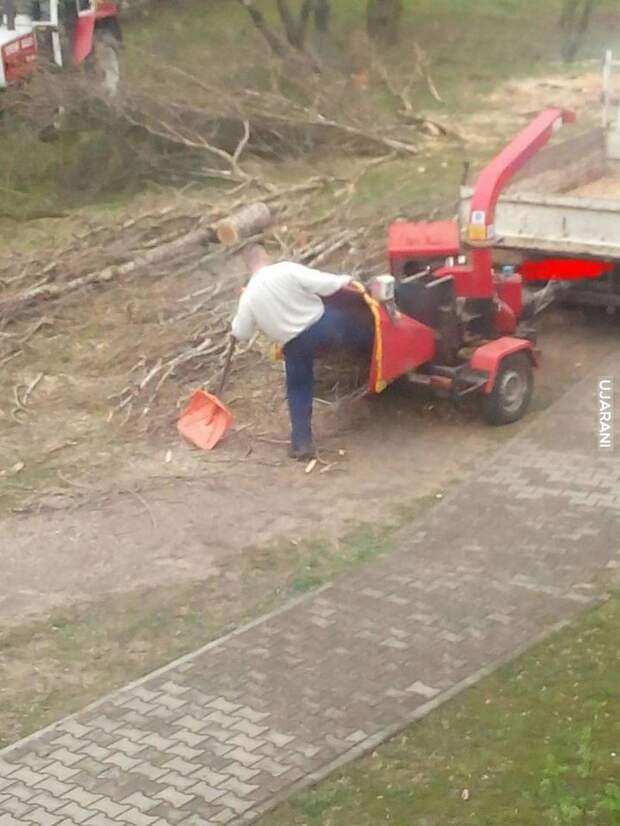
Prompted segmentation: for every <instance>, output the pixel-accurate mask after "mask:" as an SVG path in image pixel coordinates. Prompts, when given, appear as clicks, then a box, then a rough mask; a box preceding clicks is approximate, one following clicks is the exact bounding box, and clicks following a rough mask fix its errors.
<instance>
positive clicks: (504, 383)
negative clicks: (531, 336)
mask: <svg viewBox="0 0 620 826" xmlns="http://www.w3.org/2000/svg"><path fill="white" fill-rule="evenodd" d="M533 388H534V370H533V368H532V361H531V359H530V357H529V356H528V355H527V353H523V352H521V353H513V354H512V355H511V356H506V358H505V359H504V360H503V361H502V363H501V365H500V367H499V370H498V371H497V376H496V378H495V386H494V387H493V390H491V392H490V393H488V394H487V395H486V396H484V397H483V400H482V412H483V414H484V418H485V419H486V420H487V422H488V423H489V424H493V425H501V424H510V423H511V422H516V421H518V420H519V419H520V418H521V417H522V416H523V415H524V414H525V411H526V410H527V408H528V405H529V403H530V399H531V398H532V390H533Z"/></svg>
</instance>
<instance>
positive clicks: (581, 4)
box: [560, 0, 596, 63]
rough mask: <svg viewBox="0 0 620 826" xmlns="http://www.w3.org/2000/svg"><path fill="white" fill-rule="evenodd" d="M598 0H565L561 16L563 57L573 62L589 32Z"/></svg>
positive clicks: (568, 61)
mask: <svg viewBox="0 0 620 826" xmlns="http://www.w3.org/2000/svg"><path fill="white" fill-rule="evenodd" d="M595 6H596V0H564V6H563V8H562V14H561V16H560V29H561V30H562V58H563V59H564V60H565V61H566V62H567V63H571V62H572V61H573V60H574V59H575V57H576V56H577V52H578V51H579V49H580V48H581V46H582V45H583V42H584V40H585V38H586V35H587V33H588V27H589V26H590V20H591V19H592V12H593V10H594V7H595Z"/></svg>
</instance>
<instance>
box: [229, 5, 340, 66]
mask: <svg viewBox="0 0 620 826" xmlns="http://www.w3.org/2000/svg"><path fill="white" fill-rule="evenodd" d="M239 2H240V3H241V5H242V6H244V7H245V8H246V9H247V12H248V14H249V15H250V17H251V18H252V21H253V22H254V25H255V26H256V28H257V29H258V30H259V31H260V32H261V34H262V35H263V37H264V38H265V39H266V40H267V42H268V43H269V45H270V46H271V48H272V49H273V50H274V52H275V53H276V54H278V55H280V56H283V55H284V54H285V53H286V51H287V46H292V47H293V48H294V49H297V50H299V51H303V50H304V48H305V45H306V38H307V35H308V29H309V27H310V23H311V22H312V21H313V22H314V25H315V27H316V29H317V31H319V32H321V33H322V34H325V33H327V32H328V31H329V21H330V14H331V0H302V2H301V5H300V6H299V7H298V9H297V10H296V11H293V9H292V7H291V4H290V2H289V0H275V4H276V8H277V10H278V14H279V17H280V21H281V23H282V27H283V29H284V36H285V39H284V40H283V39H282V38H281V37H280V35H279V34H277V33H276V32H274V31H273V29H272V28H271V27H270V26H269V24H268V22H267V20H266V18H265V16H264V15H263V13H262V12H261V11H260V9H259V8H258V6H257V3H256V2H255V0H239Z"/></svg>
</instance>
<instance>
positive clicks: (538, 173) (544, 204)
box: [460, 129, 620, 259]
mask: <svg viewBox="0 0 620 826" xmlns="http://www.w3.org/2000/svg"><path fill="white" fill-rule="evenodd" d="M472 191H473V190H472V189H471V188H469V187H462V188H461V198H460V220H461V226H462V227H466V226H467V222H468V220H469V209H470V204H471V196H472ZM495 235H496V241H495V242H494V244H493V245H494V246H496V247H503V248H505V249H516V250H528V251H531V252H541V253H551V254H564V255H576V256H580V255H585V256H593V257H597V258H618V259H620V163H618V162H615V161H609V160H608V159H607V157H606V138H605V133H604V131H603V130H602V129H594V130H591V131H589V132H586V133H584V134H583V135H579V136H578V137H576V138H573V139H571V140H569V141H565V142H564V143H561V144H558V145H557V146H551V147H549V148H548V149H546V150H545V151H544V152H541V153H540V154H539V155H537V156H536V157H535V158H534V159H533V160H532V161H531V162H530V163H529V164H528V165H527V167H526V168H525V169H524V170H523V171H522V172H521V173H520V175H519V176H518V177H516V178H515V181H514V183H513V184H512V186H511V187H510V188H509V189H508V190H507V191H506V193H505V194H504V195H503V196H502V197H501V198H500V200H499V203H498V206H497V210H496V214H495Z"/></svg>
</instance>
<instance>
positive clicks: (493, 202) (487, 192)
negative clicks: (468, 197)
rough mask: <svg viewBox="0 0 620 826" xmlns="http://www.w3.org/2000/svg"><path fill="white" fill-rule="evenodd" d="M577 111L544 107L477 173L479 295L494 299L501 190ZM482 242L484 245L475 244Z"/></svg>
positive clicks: (475, 276) (472, 233)
mask: <svg viewBox="0 0 620 826" xmlns="http://www.w3.org/2000/svg"><path fill="white" fill-rule="evenodd" d="M574 121H575V113H574V112H570V111H567V110H564V109H555V108H550V109H545V111H544V112H541V113H540V114H539V115H538V116H537V117H536V118H534V120H533V121H532V122H531V123H530V124H528V126H526V127H525V129H523V130H522V131H521V132H519V134H518V135H517V136H516V137H515V138H513V139H512V140H511V141H510V143H509V144H508V146H506V147H505V149H503V150H502V151H501V152H500V153H499V155H497V156H496V157H495V158H494V159H493V160H492V161H491V163H490V164H488V165H487V166H486V167H485V168H484V169H483V170H482V172H481V173H480V175H479V176H478V180H477V182H476V187H475V189H474V193H473V196H472V201H471V209H470V217H469V227H468V232H467V239H468V241H469V243H470V244H471V245H472V246H473V247H474V249H473V252H472V269H473V273H472V280H473V282H474V285H473V289H474V291H475V292H476V295H477V296H478V297H479V298H492V297H493V295H494V293H495V285H494V283H493V255H492V250H491V249H490V247H489V246H488V245H489V244H491V243H492V241H493V238H494V234H495V233H494V228H493V224H494V221H495V209H496V207H497V201H498V199H499V196H500V193H501V191H502V189H503V188H504V187H505V186H506V184H507V183H508V182H509V181H510V179H511V178H512V177H513V176H514V174H515V173H516V172H518V171H519V169H521V168H522V167H523V166H524V165H525V164H526V163H527V162H528V161H529V160H530V158H532V157H533V156H534V155H535V154H536V153H537V152H538V151H539V150H540V149H541V148H542V147H543V146H544V145H545V144H546V143H547V141H548V140H549V139H550V138H551V136H552V135H553V134H554V132H555V131H557V129H558V128H561V127H562V126H563V125H564V124H565V123H573V122H574ZM478 243H482V244H484V246H483V247H479V246H476V244H478Z"/></svg>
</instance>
